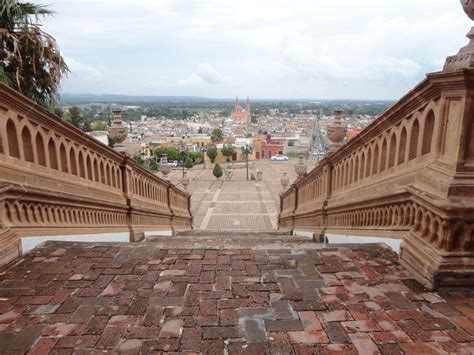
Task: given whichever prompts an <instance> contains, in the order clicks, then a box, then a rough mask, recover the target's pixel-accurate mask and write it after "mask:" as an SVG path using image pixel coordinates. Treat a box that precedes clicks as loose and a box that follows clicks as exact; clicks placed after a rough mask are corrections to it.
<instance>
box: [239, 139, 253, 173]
mask: <svg viewBox="0 0 474 355" xmlns="http://www.w3.org/2000/svg"><path fill="white" fill-rule="evenodd" d="M241 150H242V154H243V155H245V166H246V168H247V180H248V179H249V154H250V153H252V151H253V147H252V146H251V145H249V144H246V145H243V146H242V147H241Z"/></svg>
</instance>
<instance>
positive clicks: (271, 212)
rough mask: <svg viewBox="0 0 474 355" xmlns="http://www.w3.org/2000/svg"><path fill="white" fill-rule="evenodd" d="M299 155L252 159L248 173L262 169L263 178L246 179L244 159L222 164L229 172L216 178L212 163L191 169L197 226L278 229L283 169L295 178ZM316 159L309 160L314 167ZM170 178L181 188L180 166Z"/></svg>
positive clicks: (190, 190)
mask: <svg viewBox="0 0 474 355" xmlns="http://www.w3.org/2000/svg"><path fill="white" fill-rule="evenodd" d="M296 163H297V160H296V159H293V160H290V161H287V162H271V161H268V160H262V161H256V162H255V163H252V162H250V163H249V167H250V169H249V175H250V173H251V172H252V171H253V172H254V175H255V176H256V171H257V170H258V171H261V172H262V173H263V175H262V176H263V180H262V181H247V180H246V169H245V164H244V163H234V164H232V166H233V167H234V168H230V166H231V165H230V164H228V163H224V164H222V165H221V166H222V168H223V170H224V171H229V172H231V174H232V177H231V178H230V179H228V178H227V177H226V175H225V174H224V176H223V177H222V178H220V179H219V180H217V179H216V178H215V177H214V176H213V175H212V166H207V168H208V169H206V170H203V169H202V166H199V167H195V168H194V169H192V170H189V171H188V176H189V177H190V179H191V183H190V185H189V186H188V191H189V192H191V193H192V211H193V215H194V228H196V229H204V230H262V231H265V230H275V229H277V220H278V212H279V204H280V198H279V196H278V194H279V193H280V192H282V191H283V188H282V186H281V183H280V179H281V177H282V176H283V172H287V173H288V177H289V178H290V182H291V181H293V180H294V179H295V178H296V174H295V172H294V170H295V169H294V166H295V164H296ZM314 164H315V161H310V162H309V168H312V167H313V166H314ZM169 176H170V179H171V181H172V182H174V183H175V184H176V185H178V186H180V187H181V188H182V185H181V184H180V179H181V176H182V172H181V170H174V171H173V172H172V173H170V175H169Z"/></svg>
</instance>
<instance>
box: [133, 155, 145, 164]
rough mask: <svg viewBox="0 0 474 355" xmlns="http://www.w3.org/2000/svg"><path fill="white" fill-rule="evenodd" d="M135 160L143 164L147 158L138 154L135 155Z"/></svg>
mask: <svg viewBox="0 0 474 355" xmlns="http://www.w3.org/2000/svg"><path fill="white" fill-rule="evenodd" d="M133 160H135V161H136V162H137V163H138V164H140V165H142V166H143V164H145V159H143V155H141V154H137V155H134V156H133Z"/></svg>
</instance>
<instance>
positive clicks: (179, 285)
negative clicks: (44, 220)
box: [0, 234, 474, 355]
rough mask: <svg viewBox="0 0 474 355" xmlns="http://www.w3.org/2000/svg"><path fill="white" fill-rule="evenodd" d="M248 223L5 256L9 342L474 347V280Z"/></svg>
mask: <svg viewBox="0 0 474 355" xmlns="http://www.w3.org/2000/svg"><path fill="white" fill-rule="evenodd" d="M244 237H245V238H242V236H240V237H239V236H238V235H237V234H235V235H223V236H220V237H219V236H218V235H215V236H214V237H211V236H202V237H201V236H198V235H193V236H188V237H187V236H177V237H174V238H169V237H167V238H166V237H162V238H156V239H154V241H146V242H143V243H135V244H104V243H102V244H101V243H83V244H81V243H67V242H48V243H47V244H43V245H42V246H41V247H38V248H36V249H35V250H34V251H33V252H31V253H30V254H28V255H25V256H24V257H22V258H21V259H20V260H18V261H17V262H16V263H15V264H14V265H10V266H8V267H5V268H3V269H0V275H1V278H0V353H1V354H8V355H11V354H26V353H28V354H48V353H50V354H99V353H113V354H116V353H120V354H139V353H140V354H149V353H174V354H178V353H179V354H200V353H202V354H262V355H263V354H357V353H359V354H378V353H382V354H403V353H405V354H436V353H457V354H472V353H473V352H474V338H473V335H474V308H473V306H474V294H473V292H472V290H471V291H468V290H464V291H463V290H462V289H460V290H456V291H452V292H449V291H446V292H442V293H434V292H429V291H428V290H426V289H424V288H423V287H422V286H421V285H420V284H419V283H417V282H416V281H415V280H413V279H412V277H411V276H410V274H409V273H408V272H406V271H405V270H404V269H403V268H402V267H401V266H400V265H399V264H398V262H397V259H398V258H397V255H396V254H395V253H393V252H391V251H390V250H389V249H386V248H382V247H379V246H371V247H368V246H357V247H349V246H339V247H337V248H335V247H331V246H330V245H329V246H328V245H321V244H316V243H308V241H307V240H304V239H302V238H295V237H290V236H286V237H285V236H281V235H273V236H272V235H260V236H252V235H249V236H244ZM239 238H240V240H241V241H242V243H243V244H242V245H239ZM285 238H286V239H285ZM265 245H266V246H265Z"/></svg>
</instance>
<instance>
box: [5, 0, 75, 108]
mask: <svg viewBox="0 0 474 355" xmlns="http://www.w3.org/2000/svg"><path fill="white" fill-rule="evenodd" d="M52 14H53V12H52V11H50V10H49V9H47V8H46V7H45V6H42V5H35V4H32V3H29V2H20V1H18V0H2V1H1V4H0V83H3V84H6V85H8V86H10V87H12V88H14V89H15V90H17V91H19V92H21V93H22V94H23V95H25V96H27V97H29V98H30V99H32V100H33V101H35V102H36V103H38V104H40V105H42V106H44V107H47V108H50V109H51V108H52V107H54V106H56V105H57V103H58V89H59V83H60V80H61V77H62V76H63V75H64V74H67V73H68V72H69V69H68V67H67V65H66V63H65V62H64V59H63V57H62V56H61V54H60V52H59V47H58V45H57V43H56V40H55V39H54V38H53V37H52V36H50V35H49V34H47V33H46V32H44V31H42V30H41V21H40V20H41V18H43V17H47V16H51V15H52Z"/></svg>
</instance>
